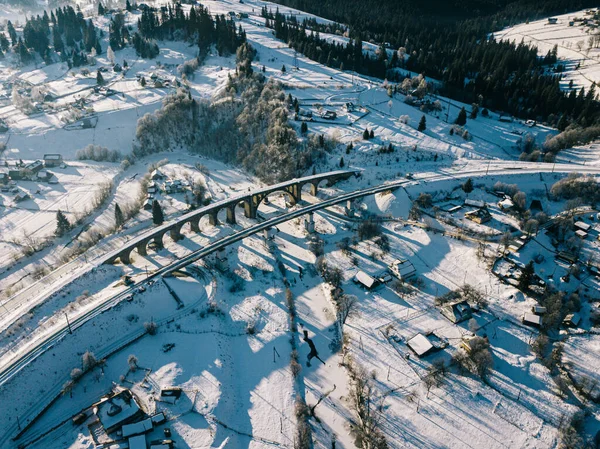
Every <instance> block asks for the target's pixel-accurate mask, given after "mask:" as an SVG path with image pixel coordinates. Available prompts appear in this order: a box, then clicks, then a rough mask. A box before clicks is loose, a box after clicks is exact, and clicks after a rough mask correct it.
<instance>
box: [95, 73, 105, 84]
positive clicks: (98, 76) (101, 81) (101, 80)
mask: <svg viewBox="0 0 600 449" xmlns="http://www.w3.org/2000/svg"><path fill="white" fill-rule="evenodd" d="M96 84H98V86H102V85H103V84H104V77H103V76H102V72H100V70H98V71H97V72H96Z"/></svg>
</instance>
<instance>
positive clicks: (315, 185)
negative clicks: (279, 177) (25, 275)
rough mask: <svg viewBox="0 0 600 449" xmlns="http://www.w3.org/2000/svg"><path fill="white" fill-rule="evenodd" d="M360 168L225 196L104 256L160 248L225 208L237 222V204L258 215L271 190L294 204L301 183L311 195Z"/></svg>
mask: <svg viewBox="0 0 600 449" xmlns="http://www.w3.org/2000/svg"><path fill="white" fill-rule="evenodd" d="M358 174H359V171H357V170H338V171H333V172H328V173H320V174H316V175H312V176H307V177H304V178H296V179H291V180H289V181H285V182H282V183H279V184H274V185H270V186H267V187H264V188H262V189H258V190H254V191H251V192H248V193H246V194H242V195H237V196H234V197H231V198H227V199H225V200H221V201H218V202H216V203H213V204H210V205H208V206H205V207H202V208H200V209H196V210H194V211H191V212H188V213H186V214H184V215H182V216H180V217H179V218H177V219H176V220H174V221H172V222H169V223H165V224H163V225H160V226H157V227H155V228H153V229H152V230H150V231H148V232H146V233H144V234H142V235H140V236H137V237H135V238H134V239H132V240H130V241H129V242H127V243H126V244H125V245H124V246H123V247H121V248H118V249H116V250H114V251H112V252H110V253H109V254H107V255H106V256H105V258H104V263H105V264H112V263H115V262H116V261H117V260H120V261H121V262H123V263H125V264H127V263H130V261H131V253H132V252H133V251H134V250H136V249H137V252H138V254H140V255H142V256H145V255H147V254H148V245H150V244H154V245H155V246H156V247H157V248H162V247H163V238H164V236H165V234H167V233H168V234H169V236H170V237H171V238H172V239H173V240H175V241H178V240H180V239H181V238H182V235H181V231H182V229H183V227H184V226H185V225H187V224H189V226H190V230H191V231H192V232H200V220H201V219H202V217H205V216H206V217H208V220H209V222H210V224H212V225H218V224H219V219H218V218H217V217H218V214H219V212H220V211H222V210H223V209H225V210H226V211H227V218H226V221H227V223H230V224H235V223H236V219H235V209H236V207H238V205H240V204H241V205H243V207H244V215H245V216H246V217H248V218H256V212H257V210H258V206H259V205H260V203H261V202H263V201H265V199H266V198H267V197H268V196H269V195H270V194H272V193H275V192H283V193H284V194H286V196H287V197H288V202H289V203H290V204H291V205H295V204H296V203H298V202H300V201H301V200H302V187H304V186H305V185H310V193H311V195H316V194H317V192H318V190H319V184H320V183H321V182H323V181H327V184H328V185H333V184H335V183H336V182H338V181H341V180H345V179H349V178H350V177H352V176H358Z"/></svg>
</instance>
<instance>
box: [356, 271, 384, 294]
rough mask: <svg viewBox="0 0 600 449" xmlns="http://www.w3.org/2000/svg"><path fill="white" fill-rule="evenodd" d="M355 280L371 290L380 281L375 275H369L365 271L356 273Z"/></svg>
mask: <svg viewBox="0 0 600 449" xmlns="http://www.w3.org/2000/svg"><path fill="white" fill-rule="evenodd" d="M354 282H355V283H357V284H360V285H362V286H363V287H365V288H367V289H369V290H370V289H372V288H375V287H377V285H379V282H378V281H377V280H376V279H375V278H374V277H372V276H369V275H368V274H367V273H365V272H364V271H359V272H358V273H356V276H354Z"/></svg>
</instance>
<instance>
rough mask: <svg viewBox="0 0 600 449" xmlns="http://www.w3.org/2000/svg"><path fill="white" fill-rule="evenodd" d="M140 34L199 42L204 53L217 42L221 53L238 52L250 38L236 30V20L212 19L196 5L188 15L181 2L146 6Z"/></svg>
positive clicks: (201, 53)
mask: <svg viewBox="0 0 600 449" xmlns="http://www.w3.org/2000/svg"><path fill="white" fill-rule="evenodd" d="M138 30H139V33H140V35H141V36H142V37H143V38H146V39H168V40H186V41H193V42H197V44H198V47H199V50H200V55H201V56H204V55H206V53H207V52H208V49H209V47H210V45H212V44H214V45H215V47H216V49H217V51H218V52H219V54H221V55H227V54H232V53H235V51H236V49H237V48H238V47H239V46H240V45H241V44H242V43H243V42H245V41H246V33H245V32H244V31H243V30H242V29H241V28H240V29H239V30H237V29H236V26H235V22H234V21H233V20H227V19H226V18H225V16H223V15H221V16H216V17H215V19H213V18H212V16H211V15H210V13H209V12H208V9H207V8H205V7H204V6H202V5H199V6H195V7H192V8H191V9H190V12H189V14H187V15H186V14H185V13H184V11H183V9H182V7H181V4H179V3H177V4H175V5H169V6H168V7H165V6H163V7H161V8H160V10H156V9H151V8H144V10H143V11H142V17H141V18H140V19H139V20H138Z"/></svg>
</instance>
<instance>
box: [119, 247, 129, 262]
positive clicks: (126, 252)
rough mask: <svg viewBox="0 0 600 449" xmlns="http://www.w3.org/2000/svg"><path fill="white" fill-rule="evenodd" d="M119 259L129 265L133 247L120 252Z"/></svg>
mask: <svg viewBox="0 0 600 449" xmlns="http://www.w3.org/2000/svg"><path fill="white" fill-rule="evenodd" d="M119 259H121V263H123V264H125V265H129V264H130V263H131V249H127V250H124V251H123V252H122V253H121V254H119Z"/></svg>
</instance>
